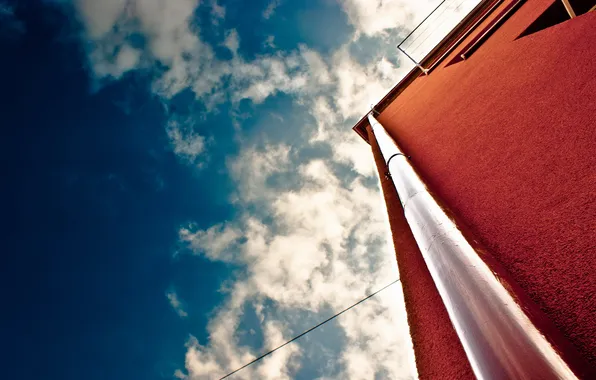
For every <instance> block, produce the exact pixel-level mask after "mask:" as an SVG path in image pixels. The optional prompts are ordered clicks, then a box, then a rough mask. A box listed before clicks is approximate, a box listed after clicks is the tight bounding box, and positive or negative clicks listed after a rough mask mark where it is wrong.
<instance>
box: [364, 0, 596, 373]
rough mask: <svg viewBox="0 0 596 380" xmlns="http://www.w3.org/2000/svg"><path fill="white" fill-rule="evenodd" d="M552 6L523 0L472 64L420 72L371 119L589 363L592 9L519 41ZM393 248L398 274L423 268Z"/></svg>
mask: <svg viewBox="0 0 596 380" xmlns="http://www.w3.org/2000/svg"><path fill="white" fill-rule="evenodd" d="M552 2H553V1H552V0H528V1H527V2H526V3H525V4H524V5H522V6H521V8H520V9H519V10H518V11H517V12H516V13H515V14H514V15H513V16H512V17H511V18H509V19H508V20H507V21H506V22H505V23H504V24H503V26H501V28H499V30H497V32H495V33H494V34H493V35H492V36H491V37H490V39H489V40H488V41H486V42H485V43H484V44H483V45H482V46H481V47H480V48H479V49H478V50H477V51H476V52H475V53H474V55H472V56H471V57H470V58H469V59H468V60H466V61H463V62H459V63H456V64H454V65H451V66H448V67H440V68H437V69H435V70H434V71H433V72H432V73H431V74H430V75H429V76H427V77H420V78H418V79H417V80H416V81H415V82H414V83H413V84H412V85H410V86H409V87H408V88H407V89H406V90H405V91H404V92H403V93H402V94H400V95H399V96H398V97H397V99H396V100H394V101H393V103H392V104H391V105H390V106H389V107H388V108H387V109H386V110H384V111H383V112H382V114H381V115H380V116H379V117H378V120H379V121H380V122H381V123H382V124H383V125H384V127H385V128H386V129H387V130H388V131H389V133H390V134H391V135H392V136H393V138H394V139H395V140H396V141H397V142H398V143H399V144H400V146H401V148H402V149H403V150H404V151H405V152H406V153H407V154H409V155H411V156H412V163H413V165H414V166H415V167H416V169H417V170H418V172H419V173H420V174H421V176H422V177H423V179H424V180H425V181H426V182H427V184H428V185H429V187H430V189H431V190H432V191H433V192H435V193H436V194H437V195H438V196H439V197H440V198H441V200H442V201H443V202H444V203H445V204H446V205H447V206H448V207H449V208H450V209H451V210H452V211H453V212H455V214H457V216H458V217H459V218H460V219H461V220H463V221H464V222H465V223H466V224H467V226H468V227H469V228H470V231H471V232H472V233H474V235H475V236H476V238H478V239H479V240H480V241H481V243H482V244H483V245H485V246H486V247H487V248H488V250H489V251H490V252H491V254H492V256H493V257H494V259H495V260H496V261H498V262H499V263H500V264H502V265H503V266H504V267H505V269H506V270H507V271H508V272H509V273H510V274H511V276H512V277H513V279H514V280H515V281H517V282H518V283H519V285H520V286H521V288H522V289H523V290H524V291H525V292H526V293H527V294H528V295H529V296H530V297H531V298H532V299H533V300H534V301H535V302H536V303H537V304H538V305H539V307H540V308H541V309H542V310H543V311H544V312H545V313H546V315H547V316H548V318H550V319H551V320H552V321H553V322H554V323H555V325H556V326H557V327H558V328H559V329H560V330H561V332H562V333H563V334H564V335H565V336H566V337H567V338H568V339H569V340H570V341H571V343H572V344H573V345H574V346H575V347H576V348H577V349H578V351H579V352H580V354H581V355H582V356H583V357H584V358H585V359H586V360H588V361H589V362H590V363H591V364H592V365H595V366H596V43H595V42H594V41H596V12H592V13H591V14H587V15H583V16H580V17H578V18H576V19H574V20H570V21H567V22H564V23H562V24H559V25H556V26H553V27H550V28H547V29H544V30H542V31H540V32H538V33H535V34H531V35H528V36H525V37H523V38H520V39H516V38H517V36H518V35H519V34H521V33H522V32H523V31H524V30H525V29H526V27H527V26H528V25H530V24H531V23H532V22H533V21H534V20H535V19H536V18H537V17H538V16H539V15H540V14H541V13H542V11H543V10H544V9H546V8H547V7H548V5H550V4H551V3H552ZM448 61H449V58H448V59H447V60H446V62H448ZM373 148H374V145H373ZM407 244H409V243H407ZM407 244H406V246H407ZM400 249H402V248H401V247H399V246H398V248H397V250H398V263H399V264H400V271H411V270H420V271H421V269H413V268H414V267H416V265H419V264H416V263H410V264H408V265H412V267H411V268H405V269H404V268H402V267H403V265H405V264H404V263H403V262H400V261H399V257H400ZM411 286H413V285H411ZM404 287H405V289H404V291H405V292H406V294H408V293H416V292H418V290H416V289H408V287H409V286H408V285H407V284H406V283H404ZM425 291H426V290H425ZM428 292H429V296H431V293H432V292H431V291H430V290H429V291H428ZM412 297H414V296H412ZM412 299H414V298H412ZM406 301H407V298H406ZM411 302H413V303H414V304H415V303H416V302H417V301H411ZM407 306H408V305H407ZM421 310H424V309H421ZM408 311H409V312H411V308H409V310H408ZM415 313H417V315H419V313H420V312H419V311H416V312H415ZM418 317H420V318H425V317H424V316H418ZM409 318H410V319H414V317H412V316H410V317H409ZM411 323H412V322H411ZM437 323H439V322H437ZM421 328H422V327H421ZM412 329H413V330H414V327H412ZM413 335H414V334H413ZM416 339H418V338H416V337H414V343H415V344H416ZM424 339H427V338H424ZM436 344H437V345H438V346H441V345H444V346H442V347H440V348H438V347H435V351H437V352H438V351H441V349H442V350H448V349H449V348H448V345H449V343H448V342H445V341H443V340H437V343H436ZM425 349H426V348H425ZM419 351H420V350H417V352H416V353H417V355H418V354H419ZM423 355H424V354H423ZM424 360H426V359H424ZM419 368H420V365H419ZM421 374H423V370H422V371H421Z"/></svg>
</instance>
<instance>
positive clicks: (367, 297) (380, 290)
mask: <svg viewBox="0 0 596 380" xmlns="http://www.w3.org/2000/svg"><path fill="white" fill-rule="evenodd" d="M398 281H399V278H398V279H397V280H395V281H393V282H391V283H389V284H387V285H385V286H384V287H382V288H381V289H379V290H377V291H376V292H374V293H372V294H370V295H368V296H366V297H365V298H363V299H361V300H360V301H358V302H356V303H355V304H353V305H352V306H350V307H347V308H345V309H343V310H342V311H340V312H339V313H337V314H335V315H334V316H332V317H330V318H327V319H326V320H324V321H323V322H321V323H319V324H318V325H316V326H313V327H311V328H310V329H308V330H306V331H305V332H303V333H302V334H300V335H296V336H295V337H293V338H292V339H290V340H288V341H287V342H285V343H284V344H282V345H279V346H277V347H275V348H274V349H273V350H271V351H269V352H267V353H264V354H263V355H261V356H259V357H258V358H256V359H254V360H253V361H251V362H250V363H246V364H245V365H243V366H242V367H240V368H238V369H235V370H234V371H232V372H230V373H228V374H227V375H225V376H224V377H222V378H220V379H219V380H223V379H225V378H228V377H230V376H232V375H233V374H235V373H236V372H239V371H241V370H243V369H244V368H246V367H248V366H250V365H252V364H254V363H256V362H258V361H259V360H261V359H263V358H264V357H266V356H268V355H271V354H272V353H274V352H275V351H277V350H279V349H280V348H282V347H284V346H287V345H288V344H290V343H292V342H293V341H295V340H297V339H300V338H302V337H303V336H304V335H306V334H308V333H309V332H311V331H313V330H315V329H317V328H319V327H321V326H323V325H324V324H325V323H327V322H329V321H331V320H333V319H335V318H337V317H339V316H340V315H342V314H343V313H345V312H346V311H348V310H350V309H352V308H353V307H355V306H358V305H360V304H361V303H362V302H364V301H366V300H368V299H369V298H372V297H374V296H376V295H377V294H379V293H380V292H382V291H383V290H385V289H387V288H388V287H390V286H391V285H393V284H395V283H396V282H398Z"/></svg>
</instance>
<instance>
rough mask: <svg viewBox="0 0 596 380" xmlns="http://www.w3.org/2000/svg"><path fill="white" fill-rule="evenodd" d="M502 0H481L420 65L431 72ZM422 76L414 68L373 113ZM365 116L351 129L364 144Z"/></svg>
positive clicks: (366, 137)
mask: <svg viewBox="0 0 596 380" xmlns="http://www.w3.org/2000/svg"><path fill="white" fill-rule="evenodd" d="M502 2H503V0H483V1H481V2H480V3H479V4H478V5H477V6H476V7H475V8H474V9H472V11H470V13H468V14H467V15H466V17H464V18H463V19H462V20H461V21H460V22H459V24H457V25H456V26H455V28H453V30H451V32H449V33H448V34H447V35H446V36H445V37H444V38H443V39H442V40H441V41H440V42H439V43H438V44H437V46H435V47H434V48H433V49H432V50H431V51H430V52H429V53H428V54H427V55H426V56H425V57H424V58H423V59H422V60H421V61H420V64H421V65H422V66H423V67H425V68H427V69H429V72H430V71H432V70H433V69H434V68H435V67H436V66H437V65H438V64H439V63H440V62H441V61H442V60H443V59H444V58H446V57H447V56H448V55H449V54H450V53H451V51H452V50H453V49H455V48H456V47H457V46H458V45H459V44H460V43H461V42H462V41H463V40H464V39H465V38H466V37H467V36H468V35H469V34H470V32H472V31H473V30H474V29H475V28H476V27H477V26H478V25H479V24H480V23H481V22H482V21H483V20H484V19H486V17H488V16H489V15H490V14H491V13H492V11H494V10H495V9H496V8H497V6H499V5H500V4H501V3H502ZM421 74H422V71H421V70H420V69H419V68H418V67H414V68H413V69H412V70H410V72H408V74H406V76H405V77H404V78H402V80H401V81H399V83H397V84H396V85H395V86H394V87H393V88H392V89H391V90H390V91H389V92H388V93H387V94H386V95H385V96H384V97H383V98H382V99H381V100H380V101H379V102H378V103H377V104H376V105H375V106H374V108H373V109H374V110H375V112H378V113H381V112H383V110H385V108H387V106H388V105H389V104H391V102H392V101H393V100H394V99H395V98H396V97H397V96H398V95H399V94H400V93H402V92H403V91H404V90H405V89H406V88H407V87H408V86H409V85H410V84H411V83H412V82H414V80H415V79H416V78H418V77H419V76H420V75H421ZM367 125H368V119H367V115H364V116H363V117H362V118H361V119H360V120H359V121H358V122H357V123H356V125H355V126H354V127H353V128H352V129H353V130H354V131H355V132H356V133H358V135H360V137H362V138H363V139H364V140H365V141H366V142H369V141H368V134H367V132H366V126H367Z"/></svg>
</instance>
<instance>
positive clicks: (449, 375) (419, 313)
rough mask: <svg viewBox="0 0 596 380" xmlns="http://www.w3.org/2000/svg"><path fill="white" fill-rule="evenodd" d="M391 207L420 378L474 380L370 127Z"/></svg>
mask: <svg viewBox="0 0 596 380" xmlns="http://www.w3.org/2000/svg"><path fill="white" fill-rule="evenodd" d="M367 130H368V138H369V141H370V144H371V147H372V151H373V155H374V158H375V163H376V165H377V169H378V171H379V173H380V174H381V175H380V180H381V188H382V190H383V196H384V198H385V203H386V205H387V212H388V214H389V222H390V225H391V233H392V237H393V244H394V246H395V247H396V258H397V264H398V268H399V276H400V279H401V283H402V286H403V290H404V300H405V304H406V309H407V311H408V313H407V315H408V324H409V325H410V335H411V336H412V342H413V343H414V353H415V355H416V367H417V368H418V375H419V376H420V379H445V380H452V379H453V380H459V379H462V380H465V379H474V375H473V373H472V369H471V367H470V365H469V363H468V361H467V359H466V355H465V353H464V349H463V347H462V345H461V343H460V341H459V340H458V338H457V335H456V333H455V330H454V328H453V326H452V325H451V322H450V321H449V316H448V315H447V310H446V309H445V307H444V306H443V303H442V301H441V298H440V296H439V293H438V291H437V289H436V288H435V285H434V283H433V280H432V277H431V275H430V273H429V271H428V269H427V267H426V264H425V263H424V259H423V258H422V254H421V253H420V251H419V250H418V246H417V245H416V241H415V240H414V236H413V235H412V232H411V231H410V228H409V227H408V223H407V222H406V219H405V216H404V213H403V209H402V207H401V203H400V201H399V196H398V195H397V191H396V190H395V186H394V185H393V182H392V181H391V180H390V179H387V178H385V176H384V174H383V173H386V172H387V167H386V165H385V160H384V158H383V155H382V153H381V151H380V149H379V145H378V144H377V141H376V139H375V137H374V134H373V133H372V130H371V128H370V126H369V127H368V128H367Z"/></svg>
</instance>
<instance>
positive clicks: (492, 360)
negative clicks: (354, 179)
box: [368, 114, 591, 380]
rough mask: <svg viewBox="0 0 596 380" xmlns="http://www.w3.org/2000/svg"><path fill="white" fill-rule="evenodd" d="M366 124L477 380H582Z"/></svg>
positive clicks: (388, 142)
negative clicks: (376, 143)
mask: <svg viewBox="0 0 596 380" xmlns="http://www.w3.org/2000/svg"><path fill="white" fill-rule="evenodd" d="M368 121H369V123H370V125H371V127H372V130H373V133H374V136H375V138H376V140H377V142H378V144H379V147H380V150H381V152H382V154H383V157H384V159H385V161H386V163H387V167H388V171H389V172H388V174H387V175H388V176H390V178H391V180H392V182H393V183H394V185H395V188H396V190H397V193H398V195H399V198H400V201H401V204H402V207H403V209H404V215H405V218H406V220H407V222H408V224H409V226H410V229H411V231H412V234H413V235H414V238H415V240H416V243H417V244H418V247H419V249H420V252H421V253H422V256H423V258H424V261H425V263H426V265H427V267H428V269H429V272H430V274H431V276H432V278H433V281H434V283H435V286H436V288H437V290H438V292H439V294H440V296H441V299H442V301H443V303H444V305H445V308H446V309H447V313H448V314H449V318H450V320H451V322H452V324H453V326H454V328H455V331H456V333H457V336H458V338H459V339H460V341H461V343H462V345H463V347H464V351H465V353H466V356H467V358H468V360H469V362H470V364H471V367H472V369H473V371H474V374H475V375H476V377H477V378H478V379H542V380H549V379H577V378H578V376H582V377H584V376H586V377H585V378H588V377H587V373H588V372H591V370H590V369H589V367H588V366H587V365H586V364H585V363H583V361H582V360H581V359H580V357H579V355H578V354H577V353H576V352H575V350H574V348H573V347H572V346H571V345H570V344H569V343H568V342H567V341H566V339H564V338H563V336H562V335H560V333H558V332H557V329H556V328H555V327H554V326H552V323H550V321H549V320H548V319H547V318H546V316H544V315H543V314H542V313H541V312H540V310H539V309H538V307H537V306H536V305H535V304H533V303H532V302H531V301H529V298H527V296H524V295H523V293H522V292H520V291H519V290H518V289H517V288H516V285H515V284H514V283H513V282H512V281H510V280H508V279H507V278H506V276H505V275H504V274H503V273H502V272H496V271H495V269H494V266H492V267H489V266H488V265H487V263H486V262H485V260H486V257H485V258H484V259H482V258H481V256H480V251H479V249H478V244H477V243H473V244H472V243H471V242H470V241H469V240H467V239H466V237H465V235H464V233H463V232H462V231H461V229H460V228H459V227H458V225H457V224H456V222H455V221H454V220H453V219H452V218H451V217H450V216H449V215H448V214H447V213H446V212H445V209H444V208H442V207H441V206H440V205H439V203H438V202H437V201H436V200H435V198H434V197H433V196H432V195H431V193H430V192H429V191H428V189H427V187H426V186H425V184H424V183H423V182H422V180H421V179H420V178H419V177H418V175H417V174H416V172H415V170H414V169H413V167H412V166H411V165H410V162H409V159H408V157H406V156H405V155H404V153H403V152H402V151H401V150H400V148H399V147H398V146H397V144H396V143H395V141H394V140H393V139H392V138H391V137H390V136H389V135H388V134H387V132H386V131H385V129H384V128H383V126H382V125H381V124H380V123H379V122H378V121H377V120H376V119H375V118H374V116H373V115H371V114H369V115H368ZM485 256H486V255H485ZM545 334H547V335H548V338H547V336H545Z"/></svg>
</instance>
